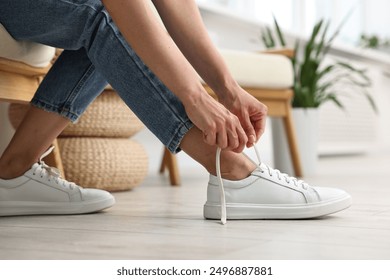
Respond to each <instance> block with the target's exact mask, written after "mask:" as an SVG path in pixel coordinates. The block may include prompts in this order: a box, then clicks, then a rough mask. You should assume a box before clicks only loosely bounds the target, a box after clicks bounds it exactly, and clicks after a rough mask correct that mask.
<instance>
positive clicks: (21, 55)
mask: <svg viewBox="0 0 390 280" xmlns="http://www.w3.org/2000/svg"><path fill="white" fill-rule="evenodd" d="M54 53H55V49H54V48H52V47H49V46H45V45H42V44H37V43H33V42H26V41H16V40H15V39H14V38H12V36H11V35H10V34H9V33H8V32H7V30H6V29H5V28H4V26H3V25H1V24H0V57H4V58H7V59H11V60H16V61H20V62H24V63H26V64H28V65H31V66H34V67H46V66H47V65H49V63H50V61H51V60H52V58H53V57H54Z"/></svg>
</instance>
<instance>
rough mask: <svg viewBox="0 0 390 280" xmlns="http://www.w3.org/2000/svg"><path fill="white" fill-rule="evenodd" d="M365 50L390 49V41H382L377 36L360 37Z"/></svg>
mask: <svg viewBox="0 0 390 280" xmlns="http://www.w3.org/2000/svg"><path fill="white" fill-rule="evenodd" d="M359 45H360V46H361V47H363V48H370V49H379V48H381V47H385V48H388V47H390V39H381V38H379V37H378V36H377V35H366V34H362V35H361V36H360V44H359Z"/></svg>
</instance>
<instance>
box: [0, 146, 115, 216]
mask: <svg viewBox="0 0 390 280" xmlns="http://www.w3.org/2000/svg"><path fill="white" fill-rule="evenodd" d="M53 148H54V147H51V148H50V149H49V150H48V151H47V152H45V153H44V154H43V155H42V156H41V158H40V160H39V162H38V163H35V164H34V165H33V166H32V167H31V169H30V170H28V171H27V172H26V173H25V174H24V175H22V176H20V177H18V178H15V179H11V180H2V179H0V216H15V215H49V214H52V215H68V214H84V213H91V212H97V211H100V210H103V209H105V208H108V207H111V206H112V205H114V203H115V199H114V197H113V196H112V195H111V194H110V193H108V192H106V191H103V190H97V189H83V188H81V187H79V186H77V185H76V184H75V183H71V182H68V181H66V180H64V179H62V178H61V177H60V173H59V171H58V170H57V169H55V168H52V167H49V166H48V165H46V164H45V163H44V162H43V161H42V158H44V157H45V156H46V155H48V154H49V153H50V152H51V151H52V150H53Z"/></svg>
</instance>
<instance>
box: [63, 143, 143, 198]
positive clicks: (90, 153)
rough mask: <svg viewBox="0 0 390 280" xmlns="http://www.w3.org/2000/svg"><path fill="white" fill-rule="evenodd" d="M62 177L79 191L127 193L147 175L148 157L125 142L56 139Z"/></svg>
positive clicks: (140, 149) (140, 148) (140, 146)
mask: <svg viewBox="0 0 390 280" xmlns="http://www.w3.org/2000/svg"><path fill="white" fill-rule="evenodd" d="M58 144H59V146H60V151H61V157H62V161H63V165H64V170H65V176H66V179H67V180H69V181H73V182H75V183H77V184H79V185H81V186H83V187H92V188H97V189H104V190H107V191H124V190H130V189H132V188H134V187H135V186H137V185H138V184H140V183H141V182H142V180H143V179H144V178H145V176H146V175H147V171H148V157H147V154H146V151H145V149H144V148H143V146H142V145H140V144H139V143H137V142H135V141H132V140H129V139H113V138H108V139H107V138H91V137H69V138H68V137H65V138H59V139H58Z"/></svg>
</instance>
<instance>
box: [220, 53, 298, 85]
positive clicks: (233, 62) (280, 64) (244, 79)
mask: <svg viewBox="0 0 390 280" xmlns="http://www.w3.org/2000/svg"><path fill="white" fill-rule="evenodd" d="M220 53H221V55H222V57H223V58H224V60H225V62H226V63H227V66H228V68H229V69H230V71H231V73H232V75H233V77H234V78H235V80H236V81H237V82H238V84H239V85H241V86H245V87H253V88H270V89H284V88H291V87H292V86H293V83H294V76H293V69H292V64H291V61H290V59H289V58H287V57H285V56H283V55H276V54H261V53H256V52H248V51H236V50H220Z"/></svg>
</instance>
